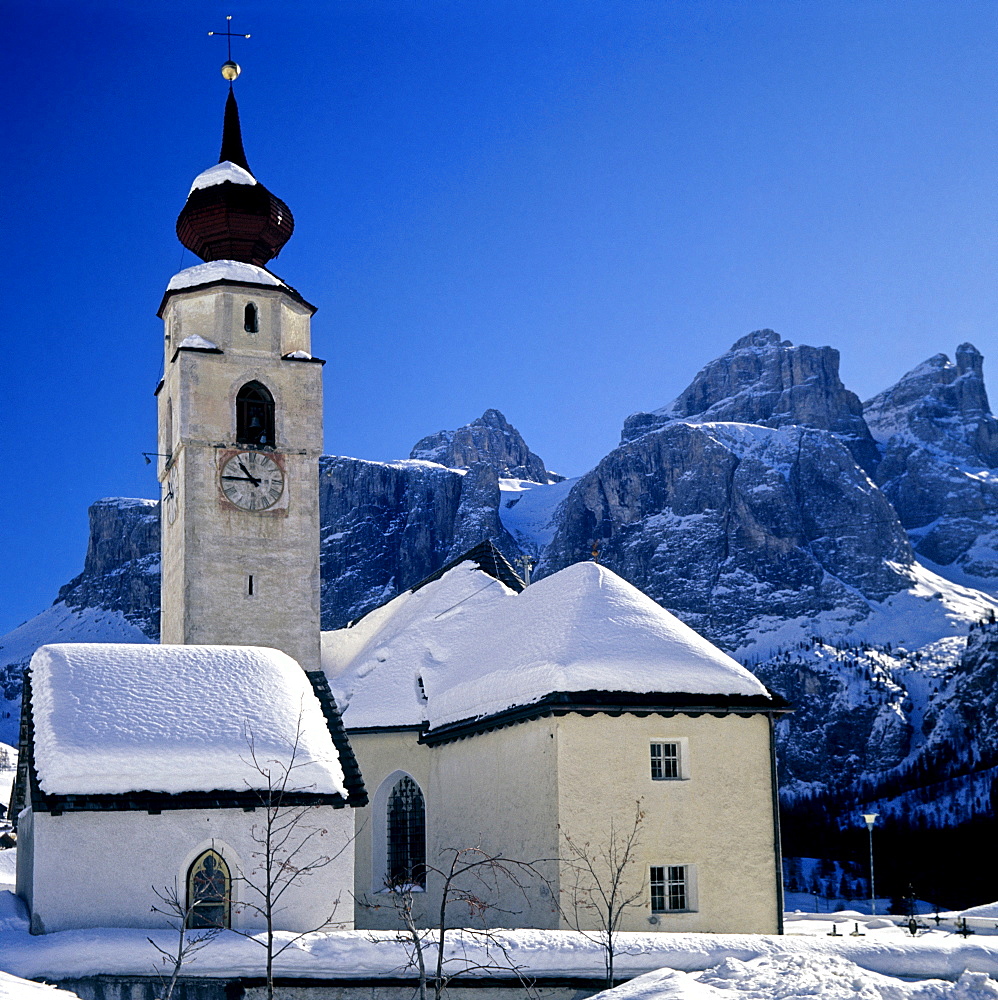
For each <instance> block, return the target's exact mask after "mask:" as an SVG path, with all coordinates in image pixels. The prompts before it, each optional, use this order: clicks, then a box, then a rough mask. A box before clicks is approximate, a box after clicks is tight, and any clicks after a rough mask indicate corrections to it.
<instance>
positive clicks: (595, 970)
mask: <svg viewBox="0 0 998 1000" xmlns="http://www.w3.org/2000/svg"><path fill="white" fill-rule="evenodd" d="M995 910H996V912H998V905H996V906H995ZM955 916H956V915H955V914H950V915H948V918H947V922H946V923H944V924H943V925H942V926H941V927H939V928H937V927H935V926H934V925H930V926H929V927H928V928H921V929H919V931H918V934H917V936H916V937H912V936H911V935H910V934H909V933H908V931H907V930H906V929H904V928H903V927H901V926H898V925H897V924H895V922H894V921H892V920H888V919H885V918H880V919H874V920H870V919H868V918H864V917H862V916H861V915H860V914H858V913H854V912H853V913H850V912H843V913H837V914H831V915H820V916H819V915H814V914H788V919H787V928H786V930H787V933H786V934H785V935H784V936H782V937H777V936H772V935H751V934H643V933H642V934H621V935H620V936H619V942H618V945H619V951H618V958H617V971H618V974H619V975H620V976H642V975H644V974H646V973H652V974H653V975H651V976H648V977H646V978H645V979H644V980H643V981H639V982H634V983H629V984H627V985H626V986H625V987H623V988H622V989H623V990H624V991H623V992H620V991H618V992H615V993H613V994H611V996H613V997H620V998H625V997H626V998H633V1000H637V998H641V1000H652V998H655V1000H658V998H662V1000H664V998H672V997H678V998H684V1000H685V998H708V997H714V998H728V1000H734V998H735V997H753V998H767V1000H768V998H802V997H812V996H815V997H822V998H828V1000H833V998H834V1000H838V998H848V997H859V998H862V1000H880V998H883V1000H936V998H946V1000H998V982H996V980H998V933H995V923H996V919H995V918H992V917H986V916H978V918H977V919H976V920H973V921H971V923H972V926H974V925H976V927H977V933H976V934H974V935H973V936H971V937H969V938H966V939H965V938H963V937H961V936H960V935H958V934H957V933H955V924H954V923H953V918H954V917H955ZM833 928H834V929H835V934H834V935H832V934H831V931H832V929H833ZM854 928H855V929H856V931H857V933H855V934H853V930H854ZM988 930H990V931H991V933H987V931H988ZM282 936H285V937H286V936H288V935H282ZM497 936H498V937H499V938H500V939H501V941H502V944H503V950H504V951H505V953H506V955H508V959H509V963H510V965H509V968H510V973H509V974H510V975H511V976H512V975H513V971H512V969H513V967H517V968H519V969H520V970H521V971H523V972H524V973H526V974H528V975H533V976H575V977H586V978H591V977H598V976H600V975H602V969H603V956H602V952H601V949H600V947H599V945H598V944H597V943H596V942H594V941H592V940H589V939H588V938H587V937H585V936H584V935H581V934H578V933H575V932H574V931H541V930H515V931H502V932H499V933H498V935H497ZM148 937H153V938H155V939H156V940H157V941H158V943H159V944H161V945H162V946H164V947H169V945H170V938H171V935H170V933H168V932H163V931H150V930H145V929H140V928H135V929H132V928H127V929H126V928H96V929H92V930H78V931H63V932H61V933H57V934H45V935H39V936H32V935H30V934H29V933H28V926H27V919H26V916H25V913H24V909H23V907H22V906H21V904H20V901H19V900H17V899H16V898H15V897H14V896H13V894H11V893H5V892H0V969H3V970H4V971H6V972H9V973H12V974H13V975H15V976H22V977H25V978H29V979H30V978H41V977H45V978H49V979H71V978H75V977H83V976H89V975H93V974H95V973H98V972H105V973H110V974H120V975H148V974H150V972H151V970H152V967H153V966H154V965H155V961H156V955H155V952H154V951H153V948H152V946H151V945H150V944H149V942H148V940H147V938H148ZM450 953H451V955H452V956H453V957H454V958H455V959H457V960H458V961H462V960H463V961H466V962H468V963H469V965H475V964H481V963H483V962H488V961H490V959H488V958H486V956H485V955H484V954H483V945H482V944H481V941H480V940H479V939H476V938H473V937H470V936H464V935H462V934H460V933H457V932H455V933H453V934H452V935H451V943H450ZM498 956H499V952H498V951H494V953H493V957H492V959H491V961H492V962H495V961H496V960H497V957H498ZM263 957H264V951H263V949H262V948H261V947H259V945H258V944H257V943H256V942H254V941H252V940H248V939H246V938H243V937H240V936H238V935H236V934H231V933H228V932H226V933H223V934H221V935H219V937H217V938H216V939H215V940H214V941H212V942H211V943H210V944H209V945H208V946H207V947H206V948H205V949H204V950H203V951H201V952H199V953H198V955H197V956H196V959H195V960H194V962H193V963H192V964H191V965H190V966H189V967H188V969H187V971H188V973H189V974H191V975H200V976H216V977H222V976H225V977H228V976H251V975H260V974H261V966H262V961H263ZM502 961H503V962H505V959H502ZM406 966H407V953H406V950H405V948H404V947H403V946H402V945H401V944H400V943H399V942H398V940H397V939H396V936H395V934H394V933H392V932H388V931H330V932H326V933H320V934H311V935H308V936H307V937H305V938H303V939H301V940H300V941H298V942H296V943H294V944H292V945H291V946H290V947H289V948H288V949H287V951H285V952H284V954H283V955H281V956H280V958H279V959H278V961H277V965H276V968H275V972H276V974H277V975H280V976H296V977H316V978H325V977H336V978H349V977H356V978H363V977H369V976H379V975H385V976H397V975H398V974H399V972H400V970H402V969H404V968H406ZM662 969H667V970H671V971H669V972H661V973H657V972H656V970H662ZM968 972H969V973H970V975H969V976H968V975H965V973H968ZM496 974H497V975H498V974H500V973H499V972H497V973H496ZM961 977H962V978H961ZM989 977H990V978H989ZM907 980H937V981H936V982H927V981H922V982H915V983H913V982H908V981H907ZM943 980H946V982H944V981H943ZM627 990H630V991H631V992H626V991H627ZM656 990H657V991H658V992H655V991H656ZM668 990H671V991H672V992H668ZM641 991H645V992H641ZM682 991H685V992H682ZM850 991H851V992H850ZM0 1000H5V998H4V997H3V996H2V995H0ZM18 1000H20V998H18ZM25 1000H41V998H34V997H31V998H25ZM53 1000H56V998H53Z"/></svg>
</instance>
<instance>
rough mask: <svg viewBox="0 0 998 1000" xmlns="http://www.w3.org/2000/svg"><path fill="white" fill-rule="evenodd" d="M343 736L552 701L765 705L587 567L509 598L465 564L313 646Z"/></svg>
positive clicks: (731, 671) (631, 594)
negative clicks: (603, 698) (573, 696)
mask: <svg viewBox="0 0 998 1000" xmlns="http://www.w3.org/2000/svg"><path fill="white" fill-rule="evenodd" d="M323 667H324V669H325V670H326V673H327V675H328V676H329V678H330V685H331V687H332V688H333V690H334V692H335V694H336V698H337V703H338V704H339V705H340V708H341V709H342V710H343V712H344V722H345V724H346V725H347V727H349V728H360V727H365V726H393V725H418V724H419V723H421V722H423V721H426V722H428V723H429V726H430V727H431V728H435V727H438V726H444V725H449V724H451V723H454V722H459V721H462V720H465V719H475V718H483V717H486V716H490V715H495V714H497V713H499V712H503V711H505V710H506V709H509V708H513V707H519V706H525V705H531V704H533V703H535V702H537V701H540V700H541V699H542V698H544V697H545V696H547V695H549V694H553V693H555V692H584V691H604V692H627V693H636V694H663V695H677V694H683V695H705V696H721V697H725V696H732V695H734V696H749V697H757V698H758V697H762V698H766V697H768V692H767V691H766V689H765V687H764V686H763V685H762V684H761V683H760V682H759V681H758V680H757V679H756V678H755V677H754V676H753V675H752V674H751V673H749V671H748V670H746V669H745V668H744V667H743V666H741V664H739V663H737V662H736V661H735V660H733V659H732V658H731V657H730V656H728V655H727V654H726V653H723V652H722V651H721V650H719V649H718V648H717V647H716V646H714V645H712V644H711V643H710V642H708V641H707V640H706V639H704V638H703V637H702V636H701V635H699V634H697V633H696V632H694V631H693V630H692V629H691V628H689V627H688V626H687V625H684V624H683V623H682V622H681V621H679V619H678V618H676V617H675V616H674V615H672V614H670V613H669V612H668V611H666V610H665V609H664V608H662V607H661V606H660V605H658V604H656V603H655V602H654V601H653V600H652V599H651V598H650V597H648V596H646V595H645V594H643V593H641V591H639V590H638V589H637V588H636V587H633V586H632V585H631V584H629V583H627V582H626V581H625V580H622V579H621V578H620V577H619V576H617V575H616V574H615V573H613V572H612V571H610V570H608V569H607V568H606V567H604V566H599V565H597V564H596V563H591V562H587V563H576V564H575V565H573V566H569V567H567V568H566V569H563V570H561V571H560V572H558V573H555V574H553V575H552V576H549V577H547V578H545V579H543V580H540V581H538V582H537V583H535V584H533V585H532V586H530V587H528V588H527V589H526V590H525V591H523V593H521V594H518V595H517V594H514V593H512V592H511V591H509V590H507V588H505V587H504V586H502V584H500V583H498V582H497V581H494V580H491V579H490V578H489V577H488V576H487V575H486V574H484V573H482V572H481V571H480V570H477V569H475V568H474V567H472V566H470V564H468V563H464V564H462V565H460V566H458V567H456V568H455V569H453V570H450V571H449V572H447V573H445V574H444V575H443V576H442V577H440V579H439V580H436V581H435V582H433V583H431V584H428V585H427V586H425V587H423V588H422V589H421V590H417V591H415V592H414V593H407V594H402V595H401V596H399V597H397V598H395V600H394V601H391V602H390V603H388V604H386V605H385V606H384V607H382V608H379V609H378V610H377V611H374V612H371V614H369V615H367V616H366V617H365V618H363V619H362V620H361V621H360V622H358V624H357V625H355V626H354V627H353V628H351V629H342V630H340V631H338V632H330V633H326V634H325V635H324V636H323Z"/></svg>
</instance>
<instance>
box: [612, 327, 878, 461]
mask: <svg viewBox="0 0 998 1000" xmlns="http://www.w3.org/2000/svg"><path fill="white" fill-rule="evenodd" d="M673 420H692V421H695V422H697V423H706V422H711V421H725V422H733V423H742V424H761V425H763V426H764V427H784V426H788V425H800V426H804V427H814V428H817V429H819V430H826V431H832V432H833V433H834V434H835V435H836V436H837V437H838V438H839V439H840V440H841V441H842V442H843V444H845V446H846V447H847V448H848V449H849V451H850V453H851V454H852V456H853V458H854V459H855V460H856V462H857V464H858V465H860V466H861V467H862V468H863V469H865V470H866V471H867V472H872V471H873V470H874V469H875V468H876V466H877V462H878V461H879V458H880V456H879V454H878V453H877V448H876V445H875V444H874V441H873V438H872V437H871V435H870V431H869V428H868V427H867V426H866V423H865V421H864V420H863V408H862V405H861V404H860V401H859V398H858V397H857V396H856V394H855V393H853V392H850V391H849V390H848V389H846V387H845V386H844V385H843V384H842V381H841V379H840V378H839V352H838V351H836V350H835V349H834V348H832V347H807V346H805V345H801V346H799V347H795V346H794V345H793V344H791V343H790V341H789V340H781V339H780V335H779V334H778V333H776V332H774V331H773V330H756V331H755V332H754V333H750V334H748V335H747V336H745V337H742V338H741V339H740V340H737V341H735V343H734V345H732V347H731V350H730V351H728V352H727V353H726V354H723V355H722V356H721V357H719V358H716V359H715V360H714V361H711V362H710V364H708V365H706V367H704V368H703V369H702V370H701V371H700V373H699V374H698V375H697V376H696V378H694V379H693V381H692V382H691V383H690V384H689V386H687V388H686V389H684V390H683V392H682V393H680V395H679V396H678V397H677V398H676V399H675V400H673V401H672V402H671V403H670V404H669V405H668V406H664V407H662V408H661V409H659V410H655V411H653V412H652V413H634V414H632V415H631V416H629V417H628V418H627V420H626V421H625V422H624V430H623V434H622V435H621V442H622V443H626V442H628V441H634V440H636V439H637V438H638V437H640V436H641V435H642V434H647V433H648V432H649V431H654V430H657V429H659V428H661V427H663V426H665V424H667V423H669V422H670V421H673Z"/></svg>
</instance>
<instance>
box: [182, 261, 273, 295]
mask: <svg viewBox="0 0 998 1000" xmlns="http://www.w3.org/2000/svg"><path fill="white" fill-rule="evenodd" d="M211 281H241V282H243V283H249V284H252V285H273V286H274V287H275V288H287V287H288V286H287V285H285V284H284V282H283V281H281V279H280V278H278V277H276V276H275V275H273V274H271V273H270V271H268V270H266V269H265V268H262V267H257V266H256V265H255V264H244V263H243V262H242V261H239V260H209V261H207V262H206V263H204V264H195V265H194V267H188V268H186V269H185V270H183V271H181V272H180V273H179V274H175V275H174V276H173V277H172V278H171V279H170V283H169V284H168V285H167V286H166V290H167V291H168V292H175V291H177V289H179V288H193V287H195V286H196V285H207V284H208V283H209V282H211Z"/></svg>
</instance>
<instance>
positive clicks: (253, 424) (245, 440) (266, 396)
mask: <svg viewBox="0 0 998 1000" xmlns="http://www.w3.org/2000/svg"><path fill="white" fill-rule="evenodd" d="M236 442H237V443H238V444H257V445H260V444H269V445H272V444H273V443H274V397H273V396H271V394H270V392H269V391H268V389H267V387H266V386H265V385H262V384H261V383H260V382H247V383H246V385H244V386H243V387H242V388H241V389H240V390H239V392H238V394H237V395H236Z"/></svg>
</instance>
